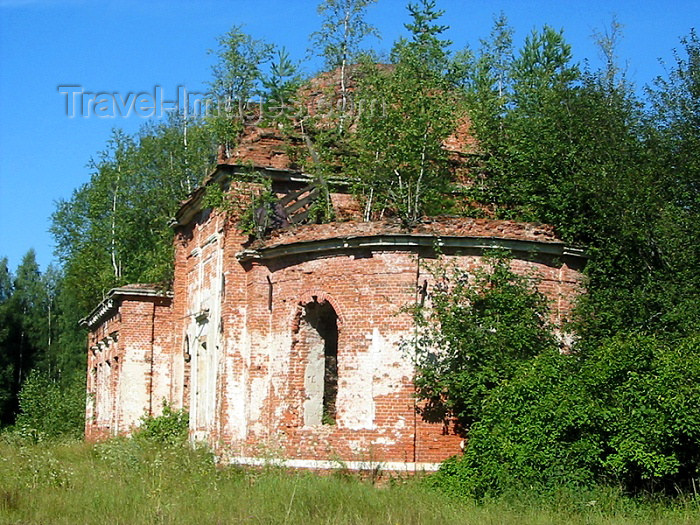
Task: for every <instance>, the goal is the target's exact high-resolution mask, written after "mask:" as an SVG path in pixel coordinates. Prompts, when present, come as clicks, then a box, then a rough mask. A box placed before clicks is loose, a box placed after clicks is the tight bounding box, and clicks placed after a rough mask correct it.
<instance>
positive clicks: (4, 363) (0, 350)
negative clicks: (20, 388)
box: [0, 257, 17, 426]
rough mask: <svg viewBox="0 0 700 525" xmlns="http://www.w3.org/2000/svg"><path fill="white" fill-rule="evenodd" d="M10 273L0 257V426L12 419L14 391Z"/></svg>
mask: <svg viewBox="0 0 700 525" xmlns="http://www.w3.org/2000/svg"><path fill="white" fill-rule="evenodd" d="M12 281H13V279H12V274H11V272H10V269H9V268H8V266H7V257H3V258H2V259H0V426H2V425H3V424H7V423H9V422H10V421H11V419H12V413H13V411H14V407H13V400H14V393H15V389H14V386H15V360H14V355H13V354H14V348H15V345H16V335H17V324H16V317H15V316H14V315H13V313H14V312H13V311H12V308H11V305H10V299H11V298H12Z"/></svg>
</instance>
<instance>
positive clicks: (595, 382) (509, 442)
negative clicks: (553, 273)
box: [432, 334, 700, 497]
mask: <svg viewBox="0 0 700 525" xmlns="http://www.w3.org/2000/svg"><path fill="white" fill-rule="evenodd" d="M699 342H700V340H699V338H697V337H694V338H689V339H686V340H684V341H680V342H678V343H677V344H676V345H669V344H665V343H663V342H660V341H659V340H658V339H656V338H654V337H650V336H646V335H639V334H628V335H626V336H619V337H616V338H613V339H610V340H608V341H606V342H604V343H603V344H601V345H600V346H598V347H596V348H593V349H590V350H589V351H587V352H583V353H582V354H581V355H573V356H565V355H558V354H557V353H554V352H551V353H547V354H544V355H542V356H539V357H537V358H536V359H534V360H533V361H532V363H531V364H529V365H528V366H527V367H524V368H522V369H521V370H520V371H519V373H518V374H517V375H516V376H515V377H514V378H513V379H512V380H511V381H509V382H507V383H504V384H503V385H501V386H500V387H499V388H498V389H496V390H494V392H493V393H492V394H491V396H489V399H488V401H487V403H486V405H485V407H484V410H483V412H482V418H481V420H480V421H479V422H477V423H476V424H474V426H473V427H472V428H471V429H470V431H469V435H468V441H467V446H466V448H465V453H464V455H463V456H462V457H460V458H455V459H453V460H451V461H449V462H446V463H445V464H444V465H443V467H442V469H441V471H440V473H439V474H438V475H437V476H436V477H435V478H434V479H433V480H432V483H434V484H436V485H438V486H440V487H442V488H445V489H446V490H448V491H451V492H456V493H460V494H471V495H475V496H477V497H483V496H489V495H495V494H500V493H503V492H508V491H512V490H522V489H527V490H535V491H537V492H552V491H555V490H558V489H559V488H561V487H563V486H566V487H570V488H573V489H577V488H581V487H592V486H593V485H594V484H595V483H613V484H616V485H618V486H620V487H621V488H622V489H623V490H625V491H628V492H632V493H637V492H639V491H654V492H658V491H665V492H667V493H669V494H676V493H677V492H678V491H683V490H684V489H686V490H690V489H691V487H692V486H693V479H694V478H697V476H698V464H699V462H700V406H698V404H697V402H696V400H697V399H698V397H699V396H700V359H699V357H700V355H699V354H700V345H699V344H698V343H699Z"/></svg>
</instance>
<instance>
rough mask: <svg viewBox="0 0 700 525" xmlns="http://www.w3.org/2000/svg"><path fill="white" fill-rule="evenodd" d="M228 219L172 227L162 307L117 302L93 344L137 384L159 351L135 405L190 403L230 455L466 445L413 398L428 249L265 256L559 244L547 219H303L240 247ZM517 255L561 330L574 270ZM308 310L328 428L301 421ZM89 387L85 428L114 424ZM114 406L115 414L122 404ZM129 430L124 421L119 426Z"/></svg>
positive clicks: (198, 425)
mask: <svg viewBox="0 0 700 525" xmlns="http://www.w3.org/2000/svg"><path fill="white" fill-rule="evenodd" d="M249 190H250V187H249V186H248V185H246V184H242V183H239V184H237V185H235V187H234V190H233V191H238V194H239V197H240V198H239V200H240V201H241V202H242V203H243V204H244V203H245V200H246V199H247V198H249V197H246V195H250V191H249ZM235 220H236V219H235V218H230V219H228V220H227V219H226V218H225V217H224V216H223V215H222V214H220V213H216V212H205V213H200V214H199V215H197V216H196V217H195V218H194V220H193V221H192V222H191V223H190V224H189V225H187V226H185V227H182V228H180V229H179V230H178V231H177V234H176V240H175V246H176V254H175V279H174V285H173V292H174V299H173V303H172V306H168V307H167V308H165V307H163V309H162V310H160V309H159V307H156V308H155V316H154V303H153V302H149V301H144V300H142V301H126V300H125V301H123V302H122V303H121V307H120V309H119V312H118V314H119V315H116V316H114V317H113V318H111V319H108V320H106V321H104V322H103V324H102V325H101V326H99V327H97V328H96V330H95V331H94V332H93V333H91V336H90V337H91V343H90V344H91V345H93V344H95V342H96V341H99V340H101V339H102V338H104V337H105V336H106V334H109V333H111V332H112V331H115V330H117V331H119V333H120V336H119V340H118V343H117V345H116V347H115V348H116V349H115V350H113V352H116V353H115V354H114V355H115V356H117V355H123V360H124V361H126V362H131V363H133V364H135V366H136V368H134V369H132V370H131V372H130V373H131V375H130V376H129V377H130V379H129V380H131V381H138V375H139V373H140V372H138V370H141V371H142V372H143V371H146V369H145V368H144V367H143V366H142V367H141V368H140V369H139V368H138V366H141V365H143V364H144V363H146V364H147V365H148V366H149V367H150V364H151V361H149V359H150V355H151V354H150V353H149V352H150V349H151V347H150V346H149V343H150V341H153V350H152V351H153V361H152V363H153V373H152V374H151V373H150V372H148V373H146V372H147V371H146V372H144V374H145V375H144V374H142V375H143V378H142V379H141V381H142V383H143V384H140V385H139V384H135V385H131V386H132V387H133V388H134V389H136V390H139V389H140V390H139V391H140V392H142V394H143V397H142V398H138V396H136V397H137V398H138V399H141V400H142V401H144V403H142V404H143V407H142V409H143V410H144V411H146V412H148V411H152V412H156V410H157V407H159V406H160V402H161V400H162V399H163V398H165V399H167V400H168V401H169V402H171V403H172V404H173V405H174V406H176V407H180V406H185V407H188V408H189V410H190V428H191V432H192V435H193V437H194V438H196V439H206V440H208V441H209V443H210V444H211V445H212V446H213V447H214V448H215V449H216V450H217V451H218V452H219V453H221V454H222V455H225V456H229V457H235V458H266V457H267V458H269V457H281V458H286V459H294V460H308V461H309V462H313V461H318V460H325V461H332V460H334V459H340V460H343V461H382V462H384V461H386V462H399V463H410V464H415V463H418V464H426V463H428V464H433V463H436V462H440V461H442V460H444V459H445V458H447V457H449V456H451V455H454V454H456V453H458V452H459V445H460V442H461V440H462V436H460V435H458V434H457V433H456V432H455V430H454V429H453V428H451V427H450V426H449V425H448V426H445V425H443V424H441V423H438V424H434V423H427V422H425V421H423V420H422V419H421V417H420V416H419V415H418V414H417V411H416V401H415V398H414V395H413V394H414V388H413V385H412V375H413V369H412V365H411V359H410V349H411V346H410V340H411V336H412V334H413V329H414V327H413V323H412V320H411V317H410V315H409V314H408V313H406V312H405V310H404V308H405V307H406V306H407V305H410V304H412V303H413V302H414V301H415V300H416V297H417V288H418V287H419V286H421V285H422V284H423V283H424V281H425V282H427V283H428V289H430V287H431V286H432V284H433V277H432V276H431V275H430V272H429V271H428V269H427V267H428V266H429V264H426V263H429V262H430V261H433V262H434V259H433V255H432V254H431V253H429V252H430V251H431V250H427V249H426V248H415V249H408V248H406V249H397V248H386V247H384V248H373V249H369V248H361V249H360V248H354V249H352V248H348V249H346V250H337V251H326V252H319V253H315V254H309V253H307V254H297V255H284V256H280V257H276V258H266V257H265V255H264V254H265V250H266V249H267V248H269V247H273V246H278V247H280V246H286V247H294V246H298V245H299V243H300V242H306V241H313V240H318V239H334V238H344V239H345V238H347V239H351V238H353V237H358V236H359V237H362V236H376V235H381V234H404V235H405V234H413V235H418V236H421V237H422V238H425V237H426V236H427V237H429V238H433V237H440V236H450V237H452V238H458V237H460V236H472V237H484V238H488V239H509V240H514V241H530V242H534V243H539V244H538V245H541V246H545V245H549V244H551V245H560V244H561V243H559V241H558V240H557V239H556V237H555V236H554V234H553V233H552V231H551V229H550V228H547V227H544V226H541V225H532V224H522V223H513V222H508V221H487V220H472V219H450V220H443V221H440V220H434V221H432V222H430V223H428V224H424V225H422V226H420V227H419V228H417V229H416V230H414V231H412V232H406V231H404V230H401V229H400V228H399V227H398V226H397V225H395V224H391V223H379V222H375V223H352V222H348V223H336V224H326V225H307V226H303V227H300V228H296V229H292V230H288V231H285V232H278V233H275V234H274V235H272V237H271V238H270V239H268V240H267V241H265V242H260V241H256V242H250V240H249V238H248V236H247V235H245V234H242V233H241V232H240V231H238V230H237V229H236V227H235V224H236V223H235ZM250 248H256V249H258V250H261V251H260V253H262V254H263V257H262V259H251V260H248V261H247V262H241V261H240V260H239V259H238V258H237V254H239V253H240V252H241V251H242V250H244V249H250ZM521 255H522V258H516V259H515V260H514V261H513V268H514V270H515V271H517V272H519V273H522V274H528V275H530V274H532V275H533V276H535V277H537V279H538V280H539V284H538V286H539V288H540V290H541V291H542V292H543V293H544V294H546V296H547V297H548V298H549V299H550V301H551V306H552V320H553V321H554V322H557V323H558V322H560V321H561V320H562V319H563V318H565V317H566V315H567V314H568V312H569V311H570V308H571V302H572V301H573V298H574V297H575V296H576V295H577V294H578V293H579V292H580V288H581V275H580V273H579V272H578V270H577V268H572V267H570V266H568V265H567V264H568V263H569V262H570V259H571V258H566V257H564V258H563V259H562V260H563V262H562V261H559V260H557V259H556V258H555V257H554V256H552V255H542V254H541V255H538V256H532V255H527V256H525V255H524V252H523V253H521ZM444 257H445V259H446V261H447V262H448V263H449V264H455V265H456V266H459V267H462V268H464V269H467V270H469V271H473V270H475V269H476V268H477V267H479V266H481V265H483V263H484V261H483V258H482V256H481V255H480V254H479V252H478V250H475V249H471V250H465V251H463V252H462V253H461V254H458V253H456V252H454V251H452V252H450V251H449V250H446V252H445V256H444ZM312 301H318V302H323V301H327V302H328V303H330V304H331V305H332V307H333V309H334V311H335V313H336V314H337V316H338V321H337V324H338V390H337V401H336V410H337V415H336V421H335V424H318V425H305V424H304V410H305V403H306V402H307V397H308V393H309V392H308V391H307V390H308V388H310V387H308V388H307V383H306V381H307V380H308V374H309V369H308V368H307V367H308V361H309V358H308V356H309V351H310V350H309V349H310V347H309V344H310V343H308V341H309V339H308V334H307V335H305V334H304V331H303V330H304V329H307V328H308V327H307V328H304V329H302V327H300V318H301V311H302V309H303V307H304V305H305V304H307V303H309V302H312ZM154 319H155V324H153V321H154ZM402 341H404V342H403V343H402ZM144 345H145V346H144ZM186 349H189V352H186ZM119 352H123V354H119ZM108 355H111V354H109V352H104V353H100V352H98V353H97V356H91V357H90V360H89V363H90V364H89V369H90V370H92V369H94V368H95V366H96V365H97V366H99V363H103V366H104V363H106V360H107V359H110V358H109V357H108ZM100 356H101V357H100ZM120 366H121V365H120ZM93 375H94V374H93ZM103 375H104V374H103ZM115 378H116V379H115ZM124 378H125V375H124V374H121V375H119V374H113V375H112V379H111V381H112V382H113V383H117V384H118V383H119V381H122V383H123V381H124V380H125V379H124ZM103 382H104V381H103ZM88 385H89V386H88V389H89V391H90V392H93V393H94V395H95V399H93V405H94V406H93V407H92V408H90V406H89V407H88V413H87V416H88V423H87V426H86V428H87V429H88V435H89V436H95V435H97V434H98V433H99V432H103V431H109V430H111V428H112V427H106V425H105V423H104V422H101V421H103V420H104V418H105V416H104V414H101V413H99V411H96V408H95V407H96V406H97V405H98V404H99V401H100V400H102V404H101V405H100V406H101V407H102V406H104V403H105V402H104V399H105V398H101V397H100V396H101V395H102V390H104V389H105V387H104V386H100V385H98V384H97V378H96V377H91V376H90V374H89V376H88ZM110 388H115V387H110ZM101 389H102V390H101ZM117 390H118V389H117ZM121 392H124V390H121ZM115 399H116V398H115ZM138 399H137V401H138ZM113 402H114V403H117V405H119V404H121V405H124V402H125V401H124V399H121V400H116V401H115V400H114V399H113ZM117 405H115V406H116V408H115V409H114V413H115V414H119V411H120V410H122V411H124V410H126V408H125V406H121V408H120V407H119V406H117ZM137 405H138V403H137V402H135V401H133V400H132V403H131V405H129V409H128V410H126V411H127V412H128V413H129V414H131V413H133V411H134V410H135V408H134V407H136V406H137ZM100 417H101V418H102V420H101V419H100ZM120 417H122V419H124V418H123V416H120ZM95 418H96V419H95ZM95 421H96V422H95ZM127 423H128V421H119V422H118V428H119V431H122V429H124V428H125V425H126V424H127Z"/></svg>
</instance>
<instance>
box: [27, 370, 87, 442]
mask: <svg viewBox="0 0 700 525" xmlns="http://www.w3.org/2000/svg"><path fill="white" fill-rule="evenodd" d="M18 397H19V407H20V413H19V415H18V416H17V421H16V423H15V427H14V432H16V433H17V434H19V435H20V436H21V437H24V438H29V439H31V440H33V441H43V440H46V439H53V438H59V437H71V438H80V437H82V435H83V432H84V428H85V378H84V377H83V375H82V374H74V375H73V376H72V377H70V378H69V379H67V380H66V381H65V382H62V383H61V382H58V381H56V380H54V379H51V378H50V377H49V375H48V374H47V373H44V372H39V371H37V370H34V371H32V373H31V374H30V375H29V377H28V378H27V379H26V381H25V382H24V384H23V385H22V390H20V392H19V396H18Z"/></svg>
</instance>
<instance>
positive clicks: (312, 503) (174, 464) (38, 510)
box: [0, 436, 700, 525]
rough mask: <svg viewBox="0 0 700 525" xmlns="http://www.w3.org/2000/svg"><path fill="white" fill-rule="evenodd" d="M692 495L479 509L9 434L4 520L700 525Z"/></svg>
mask: <svg viewBox="0 0 700 525" xmlns="http://www.w3.org/2000/svg"><path fill="white" fill-rule="evenodd" d="M699 522H700V510H699V509H698V507H697V505H696V504H695V502H694V500H692V499H685V500H683V501H681V502H676V503H675V504H674V505H669V504H664V503H648V502H647V503H639V502H635V501H633V500H629V499H625V498H622V497H621V496H620V495H619V494H617V493H616V492H614V491H604V490H599V491H597V492H595V493H590V494H584V493H578V494H571V493H562V494H560V495H558V496H556V497H552V498H550V499H548V500H546V501H543V500H541V499H528V498H525V497H523V496H522V495H515V496H510V497H508V498H504V499H501V500H498V501H487V502H481V503H476V502H472V501H462V500H456V499H451V498H449V497H447V496H445V495H443V494H441V493H438V492H435V491H434V490H432V489H430V488H427V487H426V486H425V484H423V483H421V482H420V479H394V480H389V481H388V482H384V483H382V484H381V485H380V486H374V485H373V484H372V483H371V482H369V481H362V480H360V479H358V478H356V477H354V476H350V475H342V474H331V475H325V476H320V475H317V474H313V473H307V472H296V471H289V470H284V469H280V468H267V469H258V470H253V469H245V470H244V469H241V468H236V467H226V468H220V467H216V466H215V464H214V461H213V458H212V457H211V455H210V454H209V453H207V452H206V451H204V450H190V449H187V448H182V447H178V446H162V445H160V446H159V445H156V444H154V443H149V442H147V441H143V440H142V441H138V440H122V439H117V440H112V441H108V442H106V443H102V444H99V445H89V444H85V443H81V442H72V443H67V442H63V443H39V444H27V443H24V442H21V441H15V442H12V441H11V440H9V439H8V438H4V439H3V438H2V437H1V436H0V523H3V524H5V523H17V524H20V523H21V524H29V523H31V524H70V525H75V524H92V523H95V524H100V525H111V524H142V523H143V524H149V525H150V524H154V523H156V524H157V523H164V524H165V523H167V524H179V523H183V524H185V523H186V524H196V525H204V524H210V523H211V524H229V523H251V524H268V523H280V524H282V523H284V524H304V525H312V524H314V525H315V524H363V525H364V524H420V525H422V524H428V525H429V524H440V525H444V524H449V523H459V524H472V523H473V524H511V523H512V524H516V523H517V524H518V525H521V524H525V525H527V524H545V523H611V524H627V523H629V524H632V523H688V524H690V523H699Z"/></svg>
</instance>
